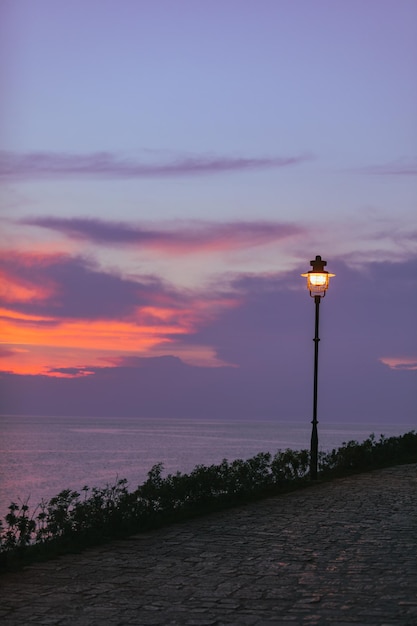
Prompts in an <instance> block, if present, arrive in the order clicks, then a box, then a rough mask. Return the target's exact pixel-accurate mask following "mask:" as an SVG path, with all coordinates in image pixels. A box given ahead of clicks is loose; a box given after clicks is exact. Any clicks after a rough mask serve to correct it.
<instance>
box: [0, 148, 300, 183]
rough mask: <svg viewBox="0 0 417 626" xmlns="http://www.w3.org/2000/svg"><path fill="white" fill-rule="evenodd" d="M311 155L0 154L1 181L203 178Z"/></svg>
mask: <svg viewBox="0 0 417 626" xmlns="http://www.w3.org/2000/svg"><path fill="white" fill-rule="evenodd" d="M309 159H311V156H309V155H299V156H287V157H276V156H274V157H258V158H256V157H252V158H251V157H249V158H245V157H223V156H209V155H207V156H190V157H185V156H178V157H177V158H173V159H171V160H170V161H164V162H153V163H145V162H142V161H138V160H134V159H127V158H121V157H118V156H117V155H114V154H112V153H110V152H97V153H92V154H66V153H55V152H31V153H27V154H17V153H14V152H6V151H3V152H0V180H1V179H5V180H9V179H38V178H53V179H58V178H67V177H77V178H91V177H94V178H118V179H128V178H161V177H171V176H174V177H177V176H200V175H206V174H220V173H227V172H242V171H250V170H259V169H266V168H281V167H288V166H291V165H298V164H300V163H304V162H305V161H307V160H309Z"/></svg>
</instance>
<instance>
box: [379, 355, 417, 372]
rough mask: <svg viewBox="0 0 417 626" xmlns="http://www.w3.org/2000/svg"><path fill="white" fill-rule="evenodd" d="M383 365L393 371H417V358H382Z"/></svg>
mask: <svg viewBox="0 0 417 626" xmlns="http://www.w3.org/2000/svg"><path fill="white" fill-rule="evenodd" d="M380 361H381V363H383V364H384V365H388V367H389V368H390V369H392V370H417V357H407V356H403V357H395V356H390V357H382V358H381V359H380Z"/></svg>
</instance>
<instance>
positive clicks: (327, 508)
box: [0, 465, 417, 626]
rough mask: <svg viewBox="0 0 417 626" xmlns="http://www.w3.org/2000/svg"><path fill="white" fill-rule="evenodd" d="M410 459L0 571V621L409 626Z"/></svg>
mask: <svg viewBox="0 0 417 626" xmlns="http://www.w3.org/2000/svg"><path fill="white" fill-rule="evenodd" d="M416 496H417V465H406V466H399V467H394V468H389V469H384V470H378V471H376V472H372V473H369V474H362V475H358V476H353V477H349V478H343V479H339V480H335V481H333V482H331V483H323V484H317V485H314V486H311V487H309V488H307V489H304V490H301V491H298V492H294V493H290V494H286V495H282V496H276V497H273V498H270V499H268V500H264V501H261V502H255V503H251V504H249V505H247V506H240V507H238V508H235V509H231V510H228V511H223V512H220V513H214V514H212V515H208V516H206V517H204V518H199V519H195V520H191V521H187V522H184V523H181V524H176V525H173V526H171V527H169V528H165V529H160V530H157V531H154V532H149V533H146V534H143V535H136V536H134V537H131V538H129V539H127V540H123V541H116V542H113V543H111V544H108V545H106V546H100V547H98V548H94V549H91V550H88V551H86V552H84V553H82V554H78V555H69V556H65V557H62V558H60V559H58V560H55V561H49V562H47V563H41V564H35V565H32V566H30V567H28V568H26V569H24V570H23V571H20V572H14V573H10V574H7V575H4V576H2V577H0V593H1V595H0V621H1V623H2V625H3V626H12V625H21V626H26V625H27V624H45V625H46V624H59V625H60V626H61V625H62V626H70V625H71V626H73V625H77V626H90V625H91V626H95V625H100V626H115V625H116V624H121V625H124V624H134V625H137V626H148V625H149V626H151V625H155V624H159V625H163V626H169V625H173V624H181V625H188V626H192V625H194V626H209V625H217V626H221V625H222V624H229V625H230V624H233V625H236V626H240V625H242V626H245V625H251V626H252V625H253V626H301V625H303V626H304V625H305V626H310V625H313V624H324V625H327V624H329V625H330V624H331V625H332V626H348V625H352V624H353V625H356V626H358V625H365V624H366V625H374V624H375V625H378V626H394V625H404V626H406V625H407V626H408V625H409V626H416V625H417V498H416Z"/></svg>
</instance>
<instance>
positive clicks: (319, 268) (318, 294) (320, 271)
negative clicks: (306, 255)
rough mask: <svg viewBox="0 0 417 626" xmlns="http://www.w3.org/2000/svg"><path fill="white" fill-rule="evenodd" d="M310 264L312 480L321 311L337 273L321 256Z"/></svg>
mask: <svg viewBox="0 0 417 626" xmlns="http://www.w3.org/2000/svg"><path fill="white" fill-rule="evenodd" d="M310 265H311V266H312V268H313V269H311V270H310V271H309V272H307V273H305V274H301V276H304V277H305V278H307V289H308V290H309V292H310V296H311V297H312V298H314V304H315V308H316V315H315V324H314V329H315V332H314V339H313V341H314V383H313V420H312V422H311V423H312V425H313V427H312V431H311V446H310V478H311V479H312V480H316V479H317V461H318V446H319V439H318V434H317V424H318V421H317V380H318V365H319V341H320V339H319V313H320V302H321V299H322V298H324V296H325V295H326V291H327V289H328V288H329V280H330V278H331V277H332V276H335V274H330V273H329V272H327V271H326V270H325V269H324V268H325V267H326V265H327V261H323V260H322V258H321V256H316V258H315V259H314V261H310Z"/></svg>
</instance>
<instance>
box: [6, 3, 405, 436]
mask: <svg viewBox="0 0 417 626" xmlns="http://www.w3.org/2000/svg"><path fill="white" fill-rule="evenodd" d="M0 23H1V24H2V26H1V27H0V28H1V32H0V41H1V42H2V43H1V44H0V48H1V49H0V53H1V54H0V57H1V58H3V62H2V65H1V66H0V71H1V75H0V78H1V83H2V92H3V93H4V94H5V95H6V97H5V102H4V113H3V117H2V118H1V126H0V131H1V145H2V152H1V153H0V185H1V197H0V200H1V204H0V222H1V224H0V227H1V239H0V243H1V249H0V260H1V264H0V273H1V279H2V280H1V284H0V412H2V413H6V414H9V413H11V414H22V413H25V414H26V413H28V414H41V415H44V414H48V415H85V416H88V415H112V416H117V415H129V416H135V415H138V416H145V417H148V416H155V417H169V416H178V417H195V418H199V417H204V418H215V419H219V418H238V417H247V418H250V419H254V420H256V419H265V418H276V419H277V420H282V421H287V420H289V419H291V420H294V421H298V422H300V421H303V420H310V419H311V405H312V375H313V341H312V338H313V335H314V303H313V300H312V299H311V298H309V295H308V292H307V290H306V286H305V281H304V279H302V278H301V277H300V274H301V273H302V272H305V271H308V270H309V269H310V266H309V262H310V260H311V259H313V258H314V257H315V256H316V254H320V255H322V257H323V258H324V259H326V260H327V261H328V266H327V269H328V270H329V271H330V272H334V273H335V274H336V276H335V278H333V279H332V280H331V283H330V289H329V292H328V294H327V296H326V298H325V299H324V301H323V302H322V306H321V328H320V336H321V342H320V377H319V383H320V390H319V421H321V422H324V423H326V421H327V422H328V423H330V422H335V421H343V422H345V423H349V421H351V422H352V423H353V422H362V421H364V422H372V423H376V422H380V423H381V424H383V423H405V424H411V425H414V426H415V427H417V391H416V389H417V385H416V375H417V332H416V322H415V320H416V313H417V290H416V278H417V246H416V239H417V237H416V235H417V223H416V200H417V182H416V178H417V151H416V146H417V118H416V115H415V112H416V110H417V81H416V80H415V61H416V58H417V32H416V30H417V29H416V23H417V4H416V3H415V2H414V0H400V2H399V1H398V0H349V1H345V2H343V1H339V2H334V1H333V0H315V2H311V1H310V0H299V1H298V2H293V1H292V0H256V1H255V0H222V1H221V2H220V0H219V1H217V0H212V1H211V2H204V1H203V2H199V3H196V2H194V1H191V0H182V1H181V2H179V3H177V2H168V1H166V0H165V1H163V0H152V1H151V0H149V1H148V0H141V1H140V2H138V1H134V0H118V1H116V0H109V1H106V2H103V1H102V0H87V1H86V0H73V1H72V2H69V3H59V2H56V1H55V0H38V1H37V2H32V1H31V0H13V1H12V0H4V2H3V3H2V6H1V8H0Z"/></svg>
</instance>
